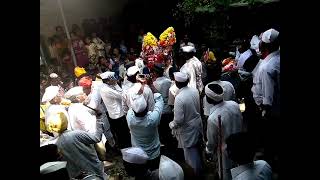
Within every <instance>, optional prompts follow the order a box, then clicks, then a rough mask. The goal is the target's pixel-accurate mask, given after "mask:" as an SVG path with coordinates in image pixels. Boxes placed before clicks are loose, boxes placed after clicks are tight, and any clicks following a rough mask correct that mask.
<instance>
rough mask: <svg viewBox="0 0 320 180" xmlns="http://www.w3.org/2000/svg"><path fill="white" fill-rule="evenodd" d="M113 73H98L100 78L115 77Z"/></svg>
mask: <svg viewBox="0 0 320 180" xmlns="http://www.w3.org/2000/svg"><path fill="white" fill-rule="evenodd" d="M114 75H115V73H114V72H111V71H107V72H104V73H102V74H100V77H101V79H115V76H114Z"/></svg>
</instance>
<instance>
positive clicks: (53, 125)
mask: <svg viewBox="0 0 320 180" xmlns="http://www.w3.org/2000/svg"><path fill="white" fill-rule="evenodd" d="M46 126H47V130H48V131H49V132H51V133H53V132H56V133H59V134H60V133H62V132H63V131H65V130H66V129H67V128H68V119H67V116H66V115H65V114H64V113H63V112H56V113H54V114H52V115H50V116H49V117H48V119H47V124H46Z"/></svg>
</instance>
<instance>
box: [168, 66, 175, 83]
mask: <svg viewBox="0 0 320 180" xmlns="http://www.w3.org/2000/svg"><path fill="white" fill-rule="evenodd" d="M174 72H177V70H176V68H175V67H174V66H172V67H170V68H169V77H170V79H171V80H174V75H173V73H174Z"/></svg>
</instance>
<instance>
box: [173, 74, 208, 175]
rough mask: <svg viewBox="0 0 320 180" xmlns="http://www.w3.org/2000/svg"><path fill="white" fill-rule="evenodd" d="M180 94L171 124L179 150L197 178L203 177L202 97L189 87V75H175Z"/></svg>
mask: <svg viewBox="0 0 320 180" xmlns="http://www.w3.org/2000/svg"><path fill="white" fill-rule="evenodd" d="M174 78H175V81H176V85H177V87H178V88H179V94H178V95H177V96H176V98H175V101H174V119H173V121H171V122H170V123H169V126H170V128H171V129H172V133H173V134H174V136H175V137H176V138H177V140H178V148H183V151H184V158H185V161H186V162H187V164H189V165H190V166H191V167H192V168H193V170H194V172H195V174H196V175H197V176H200V175H201V171H202V160H201V155H200V153H201V152H200V149H199V146H198V144H199V142H200V141H201V137H202V135H203V130H202V120H201V115H200V97H199V92H198V91H197V89H195V88H191V87H188V86H187V85H188V75H187V74H186V73H183V72H176V73H174Z"/></svg>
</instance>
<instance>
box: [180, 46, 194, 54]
mask: <svg viewBox="0 0 320 180" xmlns="http://www.w3.org/2000/svg"><path fill="white" fill-rule="evenodd" d="M181 49H182V52H186V53H189V52H196V48H194V47H193V46H189V45H188V46H183V47H181Z"/></svg>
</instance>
